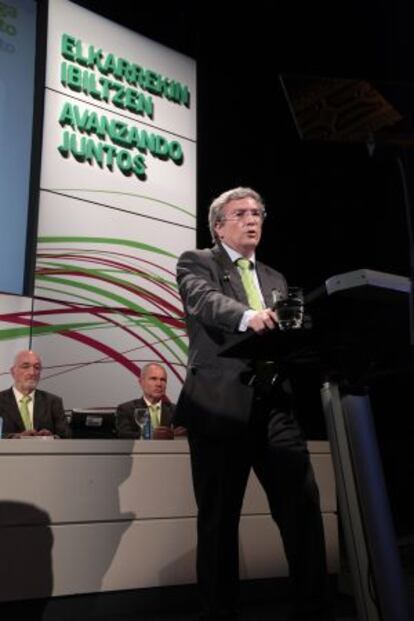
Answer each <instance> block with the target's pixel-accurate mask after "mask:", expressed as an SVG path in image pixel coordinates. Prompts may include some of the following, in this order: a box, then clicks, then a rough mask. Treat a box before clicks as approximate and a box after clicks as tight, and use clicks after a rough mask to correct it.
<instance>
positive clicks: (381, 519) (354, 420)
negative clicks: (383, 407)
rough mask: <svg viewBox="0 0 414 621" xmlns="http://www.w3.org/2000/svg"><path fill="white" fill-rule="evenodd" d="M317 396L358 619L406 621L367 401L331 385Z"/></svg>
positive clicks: (404, 594) (405, 597)
mask: <svg viewBox="0 0 414 621" xmlns="http://www.w3.org/2000/svg"><path fill="white" fill-rule="evenodd" d="M321 395H322V404H323V409H324V413H325V419H326V425H327V432H328V438H329V440H330V444H331V451H332V458H333V464H334V469H335V476H336V484H337V491H338V502H339V510H340V513H341V521H342V525H343V530H344V536H345V542H346V547H347V552H348V555H349V562H350V567H351V572H352V578H353V585H354V595H355V600H356V605H357V610H358V619H359V621H410V620H412V616H411V614H410V611H409V601H408V593H407V585H406V583H405V578H404V575H403V573H402V568H401V563H400V559H399V555H398V549H397V544H396V540H395V534H394V528H393V524H392V518H391V512H390V508H389V503H388V498H387V494H386V490H385V481H384V476H383V472H382V466H381V460H380V456H379V451H378V446H377V441H376V434H375V429H374V425H373V421H372V414H371V407H370V401H369V397H368V396H354V395H341V394H340V391H339V387H338V385H337V384H336V383H334V382H327V383H325V384H324V386H323V388H322V391H321Z"/></svg>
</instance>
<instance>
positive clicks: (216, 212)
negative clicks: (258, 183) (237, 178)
mask: <svg viewBox="0 0 414 621" xmlns="http://www.w3.org/2000/svg"><path fill="white" fill-rule="evenodd" d="M240 198H253V199H254V200H255V201H256V203H257V204H258V205H260V206H261V207H263V209H264V208H265V205H264V202H263V199H262V197H261V196H260V194H258V193H257V192H255V191H254V190H252V188H242V187H239V188H234V189H233V190H227V192H223V193H222V194H220V196H217V198H215V199H214V200H213V202H212V203H211V205H210V209H209V212H208V225H209V228H210V233H211V239H212V240H213V242H215V241H217V235H216V231H215V227H216V224H217V222H220V220H221V219H222V217H223V209H224V207H225V206H226V205H227V203H229V202H230V201H234V200H238V199H240Z"/></svg>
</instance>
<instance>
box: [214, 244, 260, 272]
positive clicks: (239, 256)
mask: <svg viewBox="0 0 414 621" xmlns="http://www.w3.org/2000/svg"><path fill="white" fill-rule="evenodd" d="M221 245H222V246H223V248H224V250H225V251H226V252H227V254H228V255H229V257H230V259H231V262H232V263H235V262H236V261H237V259H245V258H246V257H244V256H243V255H242V254H240V252H237V250H234V249H233V248H230V246H228V245H227V244H225V243H223V242H221ZM249 261H251V262H252V263H253V268H254V269H256V255H255V253H253V254H252V256H251V257H249Z"/></svg>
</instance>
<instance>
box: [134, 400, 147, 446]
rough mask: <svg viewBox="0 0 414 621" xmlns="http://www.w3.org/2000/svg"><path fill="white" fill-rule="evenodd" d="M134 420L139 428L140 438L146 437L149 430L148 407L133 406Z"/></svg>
mask: <svg viewBox="0 0 414 621" xmlns="http://www.w3.org/2000/svg"><path fill="white" fill-rule="evenodd" d="M134 421H135V423H136V424H137V425H138V427H139V428H140V432H141V433H140V439H141V440H145V439H148V433H149V430H150V422H149V421H150V413H149V410H148V408H134Z"/></svg>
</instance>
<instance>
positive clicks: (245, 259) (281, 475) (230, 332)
mask: <svg viewBox="0 0 414 621" xmlns="http://www.w3.org/2000/svg"><path fill="white" fill-rule="evenodd" d="M265 215H266V213H265V208H264V204H263V201H262V199H261V197H260V196H259V194H257V192H255V191H254V190H252V189H250V188H236V189H234V190H229V191H228V192H224V193H223V194H221V195H220V196H219V197H218V198H216V199H215V200H214V201H213V202H212V204H211V206H210V211H209V224H210V231H211V234H212V237H213V240H214V243H215V244H214V246H213V248H211V249H204V250H193V251H187V252H184V253H183V254H182V255H181V257H180V258H179V260H178V265H177V281H178V285H179V290H180V294H181V297H182V300H183V304H184V308H185V312H186V316H187V329H188V335H189V339H190V352H189V360H188V370H187V376H186V380H185V383H184V387H183V390H182V392H181V395H180V397H179V400H178V403H177V408H176V414H175V423H176V424H179V425H184V426H185V427H187V430H188V438H189V444H190V451H191V464H192V474H193V484H194V492H195V497H196V501H197V506H198V521H197V529H198V530H197V532H198V542H197V577H198V582H199V586H200V591H201V596H202V604H203V614H202V617H201V618H202V619H203V620H205V621H207V620H209V621H212V620H219V619H220V620H226V621H230V620H234V619H237V599H238V580H239V575H238V572H239V558H238V525H239V519H240V513H241V507H242V502H243V496H244V492H245V488H246V484H247V480H248V477H249V472H250V469H251V468H253V469H254V471H255V473H256V475H257V477H258V479H259V481H260V483H261V485H262V486H263V488H264V490H265V492H266V495H267V498H268V501H269V505H270V509H271V513H272V516H273V519H274V520H275V522H276V523H277V525H278V527H279V530H280V533H281V536H282V539H283V544H284V549H285V552H286V557H287V559H288V564H289V570H290V576H291V580H292V585H293V596H294V606H293V610H292V616H291V619H292V620H295V621H305V620H306V621H326V620H328V619H332V618H333V617H332V616H331V613H330V607H329V602H328V600H329V597H328V593H327V591H328V586H327V571H326V555H325V543H324V534H323V526H322V518H321V513H320V506H319V494H318V489H317V486H316V483H315V480H314V475H313V471H312V467H311V464H310V459H309V454H308V451H307V447H306V444H305V441H304V439H303V436H302V434H301V431H300V429H299V427H298V425H297V423H296V421H295V419H294V418H293V416H292V413H291V411H290V406H289V399H288V397H287V395H286V393H285V391H284V390H283V389H282V387H281V386H280V385H279V381H278V378H277V372H276V369H275V368H274V365H273V364H272V363H267V362H266V361H263V362H257V361H256V362H253V361H249V360H245V359H237V358H230V357H224V356H220V355H219V351H220V350H221V349H222V348H224V347H225V346H230V345H231V344H232V343H233V342H234V343H236V342H237V341H238V340H239V339H240V336H241V333H246V332H248V331H250V332H252V333H253V332H254V333H258V334H263V339H265V338H266V332H269V331H270V330H274V329H275V328H276V326H277V317H276V314H275V312H274V311H273V310H272V309H271V307H272V291H273V290H279V291H281V292H282V293H283V292H285V291H286V282H285V279H284V277H283V276H282V275H281V274H280V273H279V272H277V271H275V270H273V269H271V268H270V267H268V266H266V265H263V264H262V263H259V262H258V261H257V260H256V255H255V252H256V248H257V246H258V244H259V242H260V238H261V234H262V226H263V221H264V219H265ZM252 356H253V354H252Z"/></svg>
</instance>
